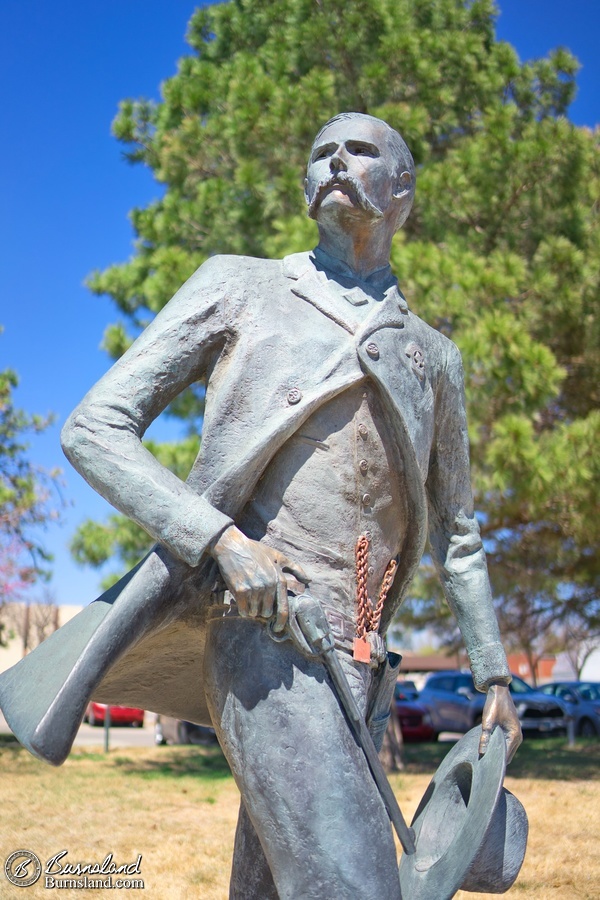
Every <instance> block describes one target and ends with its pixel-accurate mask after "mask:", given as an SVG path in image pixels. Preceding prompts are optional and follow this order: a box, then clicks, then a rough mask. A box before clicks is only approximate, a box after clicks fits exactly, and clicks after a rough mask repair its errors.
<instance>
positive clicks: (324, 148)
mask: <svg viewBox="0 0 600 900" xmlns="http://www.w3.org/2000/svg"><path fill="white" fill-rule="evenodd" d="M395 166H396V160H395V158H394V155H393V152H392V151H391V149H390V147H389V144H388V137H387V130H386V128H385V126H384V125H379V124H378V123H377V122H371V121H364V120H361V119H342V120H340V121H338V122H334V123H332V124H331V125H330V126H329V127H328V128H327V129H326V130H325V131H324V132H323V134H322V135H321V136H320V138H319V140H318V142H317V143H316V144H315V146H314V147H313V149H312V152H311V156H310V159H309V163H308V171H307V176H306V181H305V193H306V200H307V203H308V214H309V216H311V217H312V218H314V219H317V221H319V222H323V221H325V220H326V219H327V218H329V217H330V216H331V215H338V214H339V213H340V212H342V211H344V210H346V211H348V212H351V211H352V210H354V211H356V213H357V214H361V215H363V216H365V218H367V219H368V218H371V219H373V218H381V217H382V216H385V215H386V213H388V210H390V208H391V206H392V204H393V203H394V199H395V198H394V188H395V185H394V172H395Z"/></svg>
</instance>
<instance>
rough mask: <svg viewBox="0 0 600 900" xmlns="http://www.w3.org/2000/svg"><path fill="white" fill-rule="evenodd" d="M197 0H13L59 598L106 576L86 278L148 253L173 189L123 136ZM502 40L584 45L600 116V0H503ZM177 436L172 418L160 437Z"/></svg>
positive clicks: (18, 129) (25, 302)
mask: <svg viewBox="0 0 600 900" xmlns="http://www.w3.org/2000/svg"><path fill="white" fill-rule="evenodd" d="M195 5H199V4H194V3H193V2H192V0H102V2H82V0H56V2H54V3H51V2H49V0H2V4H1V5H0V101H1V110H2V125H3V128H2V132H3V137H2V140H1V141H0V171H2V173H3V186H2V201H1V202H0V323H1V324H2V325H3V326H4V333H3V335H1V336H0V368H5V367H7V366H11V367H13V368H14V369H16V370H17V372H18V373H19V376H20V380H21V384H20V387H19V389H18V391H17V394H16V400H17V403H18V404H19V405H20V406H22V407H24V408H25V409H27V410H29V411H31V412H34V411H35V412H39V413H46V412H49V411H53V412H54V413H55V415H56V425H54V426H53V427H52V428H50V429H49V430H48V431H47V432H46V433H45V434H44V435H42V436H39V437H36V438H35V439H33V440H32V443H31V451H30V456H31V458H32V459H33V460H34V461H35V462H36V463H38V464H40V465H42V466H45V467H47V468H51V467H54V466H61V467H64V479H65V487H64V494H65V496H66V498H67V499H68V500H69V501H70V504H71V505H70V506H69V507H68V508H67V510H66V512H65V516H64V522H63V525H62V526H61V527H58V526H52V527H51V528H50V529H49V530H48V531H47V533H46V535H45V542H46V546H47V547H48V549H49V550H50V551H51V552H53V553H54V554H55V566H54V577H53V580H52V582H51V586H50V587H51V590H52V592H53V594H54V597H55V600H56V602H59V603H87V602H88V601H90V600H92V599H93V598H94V596H96V595H97V593H98V590H97V588H98V581H99V576H98V573H97V572H95V571H93V570H90V569H81V568H79V567H77V566H76V565H75V564H74V563H73V562H72V561H71V559H70V557H69V553H68V550H67V543H68V540H69V538H70V536H71V535H72V533H73V531H74V529H75V527H76V525H77V524H78V523H79V522H80V521H82V520H83V519H84V518H86V517H88V516H93V517H96V518H98V517H99V518H102V517H104V516H105V515H106V514H107V513H108V512H109V507H108V506H107V504H106V503H105V502H104V501H103V500H102V499H101V498H99V497H98V496H97V495H96V494H95V493H94V492H93V491H92V490H91V488H88V486H87V485H86V484H85V483H84V482H83V481H82V479H81V478H80V477H79V476H78V475H76V474H75V473H74V472H72V471H70V470H69V467H68V466H67V465H66V463H65V462H64V460H63V457H62V454H61V451H60V447H59V443H58V432H59V428H60V425H61V424H62V422H63V421H64V420H65V418H66V416H67V415H68V414H69V412H70V411H71V410H72V409H73V407H74V406H75V405H76V404H77V402H78V401H79V400H80V399H81V397H82V396H83V394H84V393H85V392H86V390H87V389H88V388H89V387H90V386H91V385H92V384H93V383H94V382H95V381H96V380H97V379H98V378H99V377H100V376H101V375H102V373H103V372H104V371H105V370H106V368H107V367H108V365H109V360H108V358H107V357H106V356H105V354H104V353H102V351H101V350H100V349H99V344H100V341H101V338H102V333H103V330H104V328H105V326H106V325H107V324H108V323H109V322H112V321H114V320H115V318H116V316H115V312H114V309H113V306H112V304H111V302H110V301H109V300H107V299H105V298H97V297H93V296H92V295H91V294H90V293H89V292H88V291H87V290H86V289H85V287H84V286H83V279H84V278H85V276H86V275H87V274H88V273H89V272H90V271H91V270H92V269H95V268H104V267H106V266H107V265H109V264H111V263H114V262H119V261H122V260H125V259H127V258H128V256H129V255H130V254H131V252H132V243H131V242H132V232H131V228H130V225H129V221H128V217H127V213H128V211H129V210H130V209H131V208H132V207H134V206H144V205H146V204H147V203H148V202H149V201H150V200H152V199H153V198H154V197H156V196H157V195H158V194H159V188H158V186H157V185H156V184H155V183H154V182H153V180H152V178H151V175H150V174H149V173H148V172H146V171H144V170H143V169H141V168H138V167H132V166H129V165H128V164H127V163H125V162H124V161H123V159H122V156H121V147H120V145H119V144H118V143H117V142H116V141H115V140H114V138H112V137H111V134H110V123H111V121H112V119H113V117H114V115H115V112H116V109H117V105H118V102H119V100H121V99H123V98H125V97H140V96H146V97H155V98H157V99H158V97H159V85H160V82H161V81H162V80H163V79H165V78H167V77H169V76H170V75H172V74H173V73H174V71H175V66H176V61H177V59H178V58H179V57H181V56H182V55H183V54H184V53H185V52H186V47H187V45H186V44H185V41H184V35H185V31H186V26H187V22H188V20H189V18H190V15H191V13H192V11H193V9H194V6H195ZM499 6H500V7H501V10H502V12H501V15H500V18H499V20H498V26H497V33H498V37H500V38H502V39H504V40H508V41H510V42H511V43H512V44H513V45H514V46H515V47H516V49H517V52H518V53H519V56H520V57H521V59H522V60H525V59H529V58H531V57H536V56H543V55H545V54H546V53H547V52H548V50H550V49H552V48H553V47H556V46H559V45H563V46H567V47H569V48H570V49H571V50H572V51H573V52H574V53H575V55H576V56H577V57H578V58H579V60H580V61H581V63H582V64H583V68H582V71H581V72H580V75H579V77H578V84H579V92H578V97H577V99H576V101H575V103H574V104H573V106H572V108H571V119H572V120H573V121H574V122H575V123H576V124H578V125H588V126H592V127H593V126H594V125H596V124H597V123H598V122H599V120H600V100H599V97H600V59H599V56H600V54H598V50H597V47H598V44H599V43H600V3H598V2H597V0H571V2H570V3H569V4H568V6H565V4H564V3H559V2H557V0H500V2H499ZM166 434H173V426H170V427H169V426H161V425H158V428H157V431H156V432H155V435H156V436H157V437H161V436H165V435H166Z"/></svg>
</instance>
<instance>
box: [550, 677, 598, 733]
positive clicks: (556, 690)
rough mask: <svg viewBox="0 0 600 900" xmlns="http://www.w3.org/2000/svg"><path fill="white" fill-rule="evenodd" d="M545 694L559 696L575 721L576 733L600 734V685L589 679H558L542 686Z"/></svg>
mask: <svg viewBox="0 0 600 900" xmlns="http://www.w3.org/2000/svg"><path fill="white" fill-rule="evenodd" d="M540 690H541V692H542V693H543V694H549V695H550V696H551V697H558V698H559V700H562V702H563V703H564V704H565V705H566V707H567V711H568V713H569V716H571V717H572V719H573V721H574V722H575V734H578V735H580V736H581V737H597V735H599V734H600V687H599V686H598V685H596V684H593V683H591V682H589V681H556V682H552V684H544V685H543V686H542V687H541V688H540Z"/></svg>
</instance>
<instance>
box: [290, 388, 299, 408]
mask: <svg viewBox="0 0 600 900" xmlns="http://www.w3.org/2000/svg"><path fill="white" fill-rule="evenodd" d="M301 400H302V391H300V390H298V388H291V389H290V390H289V391H288V395H287V402H288V403H289V404H290V406H293V405H294V404H295V403H300V401H301Z"/></svg>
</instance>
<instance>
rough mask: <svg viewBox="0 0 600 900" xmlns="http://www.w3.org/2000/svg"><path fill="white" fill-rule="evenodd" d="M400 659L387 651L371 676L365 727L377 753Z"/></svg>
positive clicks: (387, 718)
mask: <svg viewBox="0 0 600 900" xmlns="http://www.w3.org/2000/svg"><path fill="white" fill-rule="evenodd" d="M401 662H402V657H401V656H400V655H399V654H398V653H391V652H389V651H388V653H387V659H386V660H385V662H384V663H382V665H381V666H380V667H379V669H378V670H377V671H376V672H375V673H374V675H373V683H372V685H371V691H370V695H369V705H368V709H367V727H368V729H369V733H370V735H371V737H372V738H373V743H374V744H375V747H376V749H377V752H379V751H380V750H381V746H382V744H383V737H384V735H385V729H386V728H387V724H388V721H389V718H390V708H391V705H392V700H393V697H394V687H395V685H396V681H397V679H398V670H399V668H400V663H401Z"/></svg>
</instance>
